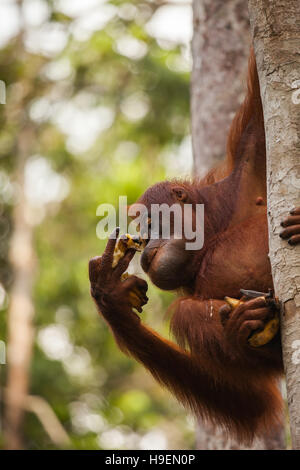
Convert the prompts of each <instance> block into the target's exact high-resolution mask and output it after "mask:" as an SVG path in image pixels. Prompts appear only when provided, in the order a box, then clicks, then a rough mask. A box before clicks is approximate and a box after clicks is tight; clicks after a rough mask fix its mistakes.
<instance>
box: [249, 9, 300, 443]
mask: <svg viewBox="0 0 300 470" xmlns="http://www.w3.org/2000/svg"><path fill="white" fill-rule="evenodd" d="M249 13H250V19H251V29H252V32H253V38H254V46H255V52H256V58H257V66H258V73H259V79H260V88H261V94H262V101H263V108H264V120H265V129H266V146H267V182H268V219H269V238H270V240H269V243H270V252H269V256H270V261H271V264H272V273H273V280H274V285H275V292H276V295H277V296H278V297H279V299H280V300H281V301H282V317H281V322H282V323H281V332H282V344H283V356H284V364H285V371H286V383H287V397H288V405H289V413H290V426H291V435H292V445H293V448H294V449H300V247H299V246H294V247H292V246H289V245H288V244H287V243H286V242H284V241H282V240H281V239H280V238H279V236H278V234H279V232H280V222H281V221H282V219H283V218H285V217H286V215H287V213H288V211H289V210H290V209H291V208H292V207H294V206H299V205H300V154H299V152H300V55H299V51H300V1H299V0H285V1H284V0H276V1H272V2H270V1H267V0H250V1H249Z"/></svg>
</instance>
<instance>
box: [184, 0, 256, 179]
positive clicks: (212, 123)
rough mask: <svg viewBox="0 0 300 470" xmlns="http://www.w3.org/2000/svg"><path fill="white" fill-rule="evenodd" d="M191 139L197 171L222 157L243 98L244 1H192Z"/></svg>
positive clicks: (246, 24) (246, 26)
mask: <svg viewBox="0 0 300 470" xmlns="http://www.w3.org/2000/svg"><path fill="white" fill-rule="evenodd" d="M193 10H194V37H193V42H192V52H193V72H192V89H191V91H192V103H191V109H192V137H193V151H194V166H195V171H196V173H197V174H199V175H202V174H204V173H206V171H207V170H208V169H210V168H211V167H212V166H214V165H215V164H216V163H217V162H218V161H219V160H220V159H222V158H223V157H224V156H225V149H226V136H227V133H228V130H229V126H230V123H231V120H232V118H233V116H234V114H235V111H236V110H237V108H238V106H239V104H240V103H241V102H242V100H243V98H244V92H245V80H244V78H245V76H246V71H247V58H248V54H249V46H250V28H249V19H248V8H247V1H246V0H227V1H226V2H224V0H194V3H193Z"/></svg>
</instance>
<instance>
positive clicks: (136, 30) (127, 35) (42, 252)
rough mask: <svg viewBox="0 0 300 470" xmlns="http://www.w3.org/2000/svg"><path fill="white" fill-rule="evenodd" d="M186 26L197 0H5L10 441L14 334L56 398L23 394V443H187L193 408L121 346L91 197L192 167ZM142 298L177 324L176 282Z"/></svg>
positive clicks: (0, 188) (151, 311) (0, 230)
mask: <svg viewBox="0 0 300 470" xmlns="http://www.w3.org/2000/svg"><path fill="white" fill-rule="evenodd" d="M191 27H192V26H191V6H190V4H189V2H187V3H186V4H183V3H182V2H180V3H178V4H177V3H176V2H170V3H168V2H167V3H164V5H162V3H161V2H159V1H157V2H156V1H145V0H144V1H139V0H136V1H134V0H132V1H125V2H124V1H121V0H120V1H118V0H115V1H99V0H88V1H79V0H78V1H77V0H76V1H74V0H73V1H71V0H62V1H50V0H49V1H46V0H24V1H8V0H0V30H1V33H0V79H1V80H2V81H3V82H4V83H5V85H6V104H1V105H0V129H1V131H0V256H1V260H0V309H1V311H0V313H1V321H0V339H2V340H5V342H6V346H7V352H8V354H7V362H8V364H6V365H1V366H0V374H1V385H2V392H1V429H0V436H1V440H0V445H1V447H2V448H3V447H7V446H8V447H9V443H7V439H8V440H9V439H10V438H9V436H8V437H7V436H6V437H5V433H6V429H5V426H6V424H7V421H6V419H7V416H6V415H7V406H8V403H9V400H10V395H12V393H13V392H14V390H15V389H18V387H19V383H18V378H16V377H11V378H10V379H9V367H10V363H9V361H10V360H9V350H10V349H9V348H10V342H11V341H12V342H15V343H16V344H17V345H18V347H19V348H20V351H19V353H20V354H21V356H22V354H24V350H23V349H22V348H25V351H27V353H28V354H29V356H30V357H29V359H28V362H27V369H28V370H27V369H26V361H25V365H23V366H22V367H23V369H22V370H21V372H22V373H23V376H25V378H26V376H27V375H28V376H29V393H30V396H35V397H42V399H43V403H44V405H43V406H44V407H45V406H46V408H47V409H48V412H47V410H46V411H45V414H44V422H42V421H43V420H41V419H40V418H41V414H39V413H36V412H35V411H34V410H35V409H36V408H37V407H36V406H35V407H34V406H33V405H32V406H31V405H30V406H29V405H28V404H27V405H26V406H25V405H24V420H23V421H22V420H21V421H22V422H21V425H20V426H19V427H21V430H20V431H21V434H22V433H23V437H22V445H23V447H25V448H27V449H51V448H57V447H58V448H59V447H62V448H76V449H189V448H194V423H193V420H192V418H191V416H189V415H187V413H186V412H185V410H183V408H182V407H181V406H180V405H179V404H178V403H177V402H176V401H175V399H174V398H172V397H171V395H170V394H169V393H168V392H167V391H165V390H163V389H161V388H160V387H159V386H157V385H156V384H155V382H154V380H153V379H152V377H151V376H150V375H149V374H148V373H147V372H146V371H145V370H144V369H143V368H142V366H140V365H139V364H137V363H136V362H134V361H133V360H131V359H129V358H127V357H126V356H124V355H123V354H122V353H121V352H120V351H119V350H118V348H117V346H116V345H115V343H114V340H113V337H112V335H111V333H110V331H109V330H108V328H107V326H106V325H105V323H104V321H103V320H102V319H101V318H99V316H98V315H97V312H96V308H95V307H94V304H93V302H92V300H91V298H90V295H89V282H88V276H87V264H88V260H89V258H91V257H93V256H95V255H98V254H100V253H101V252H102V251H103V249H104V246H105V241H103V240H99V239H98V238H97V237H96V225H97V222H98V221H99V217H97V216H96V210H97V207H98V205H99V204H101V203H105V202H106V203H111V204H114V205H116V206H118V197H119V195H127V197H128V203H129V204H130V203H132V202H134V201H135V200H136V198H137V197H138V196H139V195H140V194H142V193H143V192H144V190H145V189H146V188H147V187H148V186H149V185H151V184H153V183H155V182H156V181H159V180H162V179H164V178H166V177H174V176H183V175H185V174H189V172H190V170H191V158H192V157H191V143H190V129H189V80H190V68H191V60H190V50H189V40H190V31H191ZM22 261H23V264H22ZM135 266H136V267H135V269H136V272H137V273H138V274H140V272H141V268H139V265H138V263H136V264H135ZM20 279H21V280H22V279H23V281H22V282H23V284H22V286H23V287H22V288H23V291H22V295H23V297H22V299H21V303H20V299H19V303H18V304H16V302H14V298H15V301H16V296H17V295H18V292H19V291H18V288H20V283H22V282H21V281H20ZM24 279H25V281H24ZM149 297H150V301H149V304H148V305H147V306H146V308H145V309H144V312H143V314H142V317H143V319H144V321H145V322H147V323H149V324H151V326H152V327H154V328H155V329H156V330H158V331H160V332H161V333H163V334H164V335H165V336H167V337H168V335H169V333H168V325H167V323H166V322H165V321H164V312H165V311H166V309H167V306H168V305H169V304H170V302H171V301H172V299H173V294H172V293H163V292H161V291H159V290H158V289H156V288H154V287H153V286H152V285H150V287H149ZM22 302H23V303H24V302H25V304H26V302H27V304H26V305H27V306H29V307H28V308H29V311H31V310H32V315H31V314H29V329H28V330H27V329H26V328H24V329H23V330H22V328H21V333H22V335H23V336H22V338H23V339H24V338H25V340H26V335H27V336H28V338H27V340H28V341H27V346H26V344H25V346H24V344H23V342H22V341H19V342H18V340H17V339H16V338H14V335H15V336H16V334H17V333H16V332H17V327H16V326H14V325H19V326H20V325H21V324H22V322H23V321H24V318H25V312H26V305H25V304H24V311H23V307H22ZM16 305H17V307H16ZM30 306H31V307H30ZM30 308H31V310H30ZM23 313H24V316H22V315H23ZM26 318H28V317H26ZM26 318H25V322H26ZM9 321H10V323H11V325H12V326H11V333H10V334H9V333H8V324H9ZM30 325H33V328H34V330H33V338H32V340H31V339H30V334H31V333H30V331H31V326H30ZM25 343H26V341H25ZM26 348H27V349H26ZM31 349H32V354H31V353H30V350H31ZM17 352H18V351H17ZM12 357H13V356H12ZM21 375H22V374H21ZM21 387H22V386H21ZM28 403H29V401H28ZM30 403H31V402H30ZM33 403H36V402H33ZM37 403H38V402H37ZM49 409H50V411H51V410H52V411H53V412H54V413H55V415H56V417H57V418H58V420H59V422H60V423H61V425H62V426H63V428H64V429H65V431H66V433H67V436H68V437H66V435H65V436H64V435H63V436H62V437H61V438H60V437H59V432H58V431H59V428H57V429H58V431H57V433H56V431H55V426H57V425H58V423H56V424H55V423H54V424H53V426H54V428H53V429H54V435H55V434H57V435H56V438H57V439H56V442H55V439H54V441H53V439H52V438H51V432H50V434H49V429H50V428H51V423H52V421H51V419H52V418H53V416H52V418H51V412H49ZM47 413H48V414H47ZM49 413H50V414H49ZM8 419H9V418H8ZM52 420H53V419H52Z"/></svg>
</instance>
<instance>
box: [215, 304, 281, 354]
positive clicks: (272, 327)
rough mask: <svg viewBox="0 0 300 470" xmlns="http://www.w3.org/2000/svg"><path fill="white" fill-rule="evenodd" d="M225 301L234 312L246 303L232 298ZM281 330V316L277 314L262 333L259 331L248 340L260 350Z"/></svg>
mask: <svg viewBox="0 0 300 470" xmlns="http://www.w3.org/2000/svg"><path fill="white" fill-rule="evenodd" d="M264 298H265V297H264ZM224 300H225V301H226V302H227V303H228V305H230V307H231V308H232V310H234V309H235V308H237V307H238V306H239V305H240V304H243V303H244V302H243V301H241V300H239V299H233V298H232V297H225V298H224ZM278 330H279V315H278V313H276V314H275V316H274V318H272V319H271V320H269V321H268V323H267V324H266V326H265V327H264V329H263V330H262V331H258V332H257V333H253V334H252V335H251V336H250V338H249V339H248V341H249V344H250V345H251V346H253V347H254V348H259V347H260V346H264V345H265V344H267V343H269V342H270V341H271V340H272V339H273V338H274V336H275V335H276V333H277V332H278Z"/></svg>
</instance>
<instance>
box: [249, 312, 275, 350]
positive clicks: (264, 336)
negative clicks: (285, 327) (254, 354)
mask: <svg viewBox="0 0 300 470" xmlns="http://www.w3.org/2000/svg"><path fill="white" fill-rule="evenodd" d="M278 330H279V315H278V313H276V315H275V317H274V318H272V320H270V321H268V323H267V324H266V326H265V327H264V329H263V330H262V331H259V332H258V333H254V334H253V335H252V336H250V338H249V340H248V341H249V343H250V344H251V346H253V347H254V348H258V347H260V346H264V345H265V344H267V343H269V342H270V341H271V340H272V339H273V338H274V336H275V335H276V333H277V332H278Z"/></svg>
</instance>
